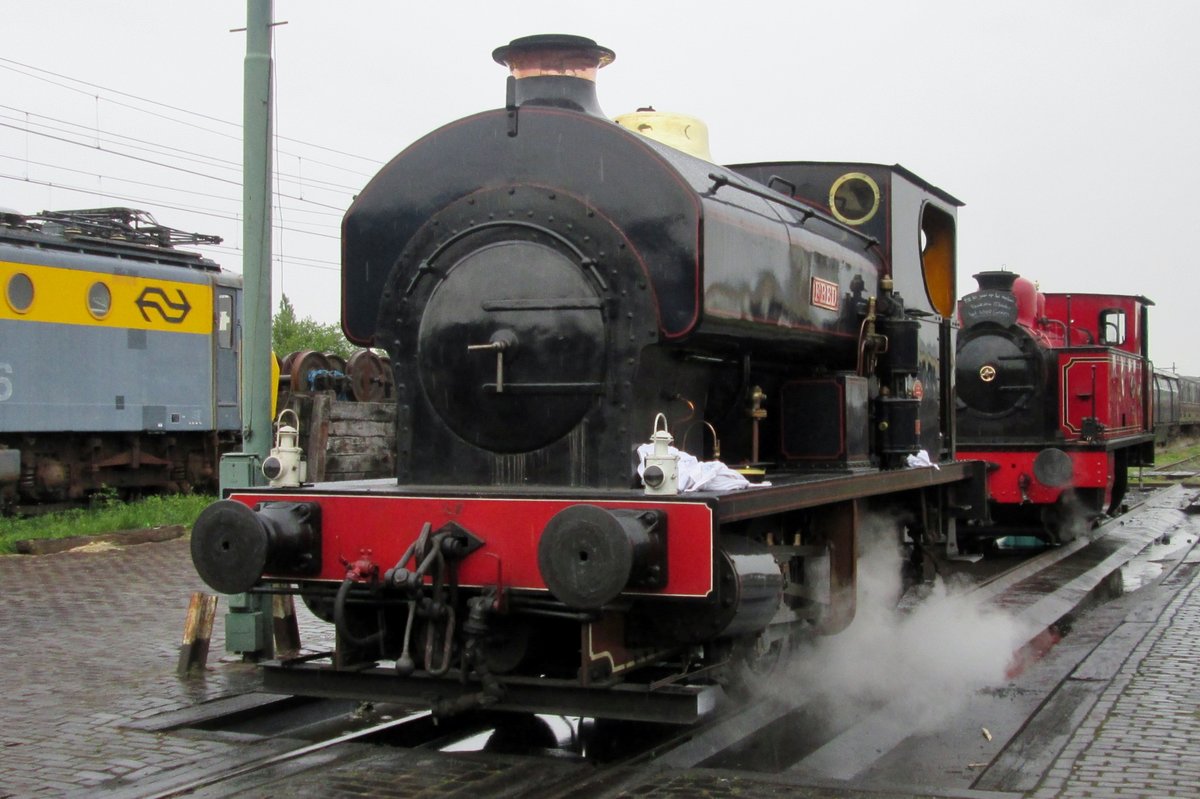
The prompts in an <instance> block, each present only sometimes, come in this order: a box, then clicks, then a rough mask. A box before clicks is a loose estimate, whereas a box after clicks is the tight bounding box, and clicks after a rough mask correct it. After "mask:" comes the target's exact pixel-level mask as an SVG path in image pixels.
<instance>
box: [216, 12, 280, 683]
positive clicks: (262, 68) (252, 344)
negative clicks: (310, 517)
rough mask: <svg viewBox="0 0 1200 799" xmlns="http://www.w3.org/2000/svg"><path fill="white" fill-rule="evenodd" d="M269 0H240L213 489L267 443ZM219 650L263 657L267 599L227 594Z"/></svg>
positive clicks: (253, 480) (257, 472)
mask: <svg viewBox="0 0 1200 799" xmlns="http://www.w3.org/2000/svg"><path fill="white" fill-rule="evenodd" d="M273 17H274V8H273V0H247V4H246V68H245V89H244V92H245V93H244V101H243V102H244V104H243V108H242V111H243V121H242V214H243V219H244V227H243V235H242V239H243V241H244V242H245V251H244V254H243V260H242V280H243V286H244V294H243V298H242V318H243V326H242V368H241V379H242V451H241V452H240V453H232V454H229V455H226V456H225V457H224V458H222V459H221V489H222V490H227V489H233V488H249V487H252V486H255V485H263V484H264V483H265V482H266V479H265V478H264V477H263V474H262V470H261V465H262V462H263V461H264V460H266V457H267V454H268V453H269V452H270V449H271V421H272V420H271V392H273V391H274V390H275V386H273V385H271V360H270V359H271V358H272V357H273V356H272V355H271V25H272V24H273V23H272V18H273ZM229 610H230V612H229V613H227V614H226V616H225V649H226V651H229V652H241V653H242V654H243V655H244V656H245V657H247V658H249V659H258V658H261V657H271V656H272V654H273V652H274V640H273V637H272V634H271V631H272V623H271V601H270V598H269V597H264V596H261V595H256V594H235V595H233V596H231V597H229Z"/></svg>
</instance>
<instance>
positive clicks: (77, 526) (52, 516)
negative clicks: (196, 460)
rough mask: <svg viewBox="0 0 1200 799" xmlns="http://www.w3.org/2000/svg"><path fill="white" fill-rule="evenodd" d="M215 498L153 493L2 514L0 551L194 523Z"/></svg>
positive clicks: (0, 552)
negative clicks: (38, 512) (23, 514)
mask: <svg viewBox="0 0 1200 799" xmlns="http://www.w3.org/2000/svg"><path fill="white" fill-rule="evenodd" d="M214 499H215V497H211V496H205V495H203V494H191V495H183V494H176V495H172V496H154V497H147V498H146V499H142V500H138V501H136V502H122V501H120V500H118V499H114V498H111V497H106V498H104V499H102V500H101V501H100V502H99V503H97V505H96V506H95V507H93V508H89V509H86V510H85V509H82V508H79V509H74V510H65V511H59V512H56V513H47V514H45V515H43V516H34V517H32V518H18V517H12V516H5V517H0V555H6V554H12V553H13V552H15V551H16V548H15V546H14V545H15V542H17V541H24V540H28V539H43V538H70V537H71V536H77V535H97V534H100V533H111V532H115V531H117V530H140V529H142V528H146V527H163V526H166V525H171V524H182V525H184V526H185V527H191V526H192V522H194V521H195V520H196V517H197V516H199V515H200V511H202V510H204V508H206V507H208V505H209V504H211V503H212V502H213V501H214Z"/></svg>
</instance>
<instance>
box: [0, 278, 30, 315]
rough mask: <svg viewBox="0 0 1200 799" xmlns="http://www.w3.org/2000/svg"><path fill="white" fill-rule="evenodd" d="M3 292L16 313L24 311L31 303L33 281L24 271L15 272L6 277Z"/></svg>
mask: <svg viewBox="0 0 1200 799" xmlns="http://www.w3.org/2000/svg"><path fill="white" fill-rule="evenodd" d="M4 294H5V297H6V298H7V299H8V306H9V307H10V308H12V309H13V310H14V311H16V312H17V313H25V312H26V311H28V310H29V306H31V305H33V281H32V280H30V279H29V275H27V274H25V273H24V272H17V273H16V274H15V275H13V276H12V277H10V278H9V279H8V287H7V289H6V290H5V292H4Z"/></svg>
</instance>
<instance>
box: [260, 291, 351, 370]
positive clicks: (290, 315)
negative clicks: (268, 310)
mask: <svg viewBox="0 0 1200 799" xmlns="http://www.w3.org/2000/svg"><path fill="white" fill-rule="evenodd" d="M271 347H272V348H273V349H274V350H275V354H276V355H278V356H279V357H280V358H284V357H286V356H287V355H288V353H292V352H297V351H299V350H316V351H317V352H336V353H337V354H338V355H340V356H342V357H343V358H349V357H350V354H351V353H352V352H353V351H354V346H353V345H352V344H351V343H350V342H349V341H347V340H346V337H345V336H343V335H342V329H341V328H340V327H338V326H337V325H335V324H321V323H320V322H318V321H316V320H314V319H313V318H312V317H311V316H306V317H304V318H303V319H298V318H296V309H295V307H294V306H293V305H292V303H291V301H290V300H289V299H288V298H287V295H286V294H284V295H283V296H282V297H281V298H280V300H279V312H278V313H277V314H275V317H274V318H273V319H272V320H271Z"/></svg>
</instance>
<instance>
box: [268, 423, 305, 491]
mask: <svg viewBox="0 0 1200 799" xmlns="http://www.w3.org/2000/svg"><path fill="white" fill-rule="evenodd" d="M289 413H290V414H291V415H292V419H293V420H294V421H295V427H293V426H292V425H287V424H284V423H283V418H284V416H286V415H287V414H289ZM275 426H276V429H275V446H274V447H272V448H271V452H270V454H269V455H268V456H267V459H266V460H265V461H263V465H262V472H263V476H264V477H266V478H267V482H268V483H270V485H271V488H296V487H297V486H299V485H300V484H301V483H302V482H304V480H305V478H306V477H308V475H307V474H306V472H307V471H308V469H307V466H308V464H306V463H305V462H304V461H303V460H301V459H300V456H301V455H302V454H303V450H301V449H300V446H299V440H300V417H299V416H297V415H296V412H295V411H294V410H292V409H291V408H284V409H283V410H282V411H280V412H279V418H278V419H276V420H275Z"/></svg>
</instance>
